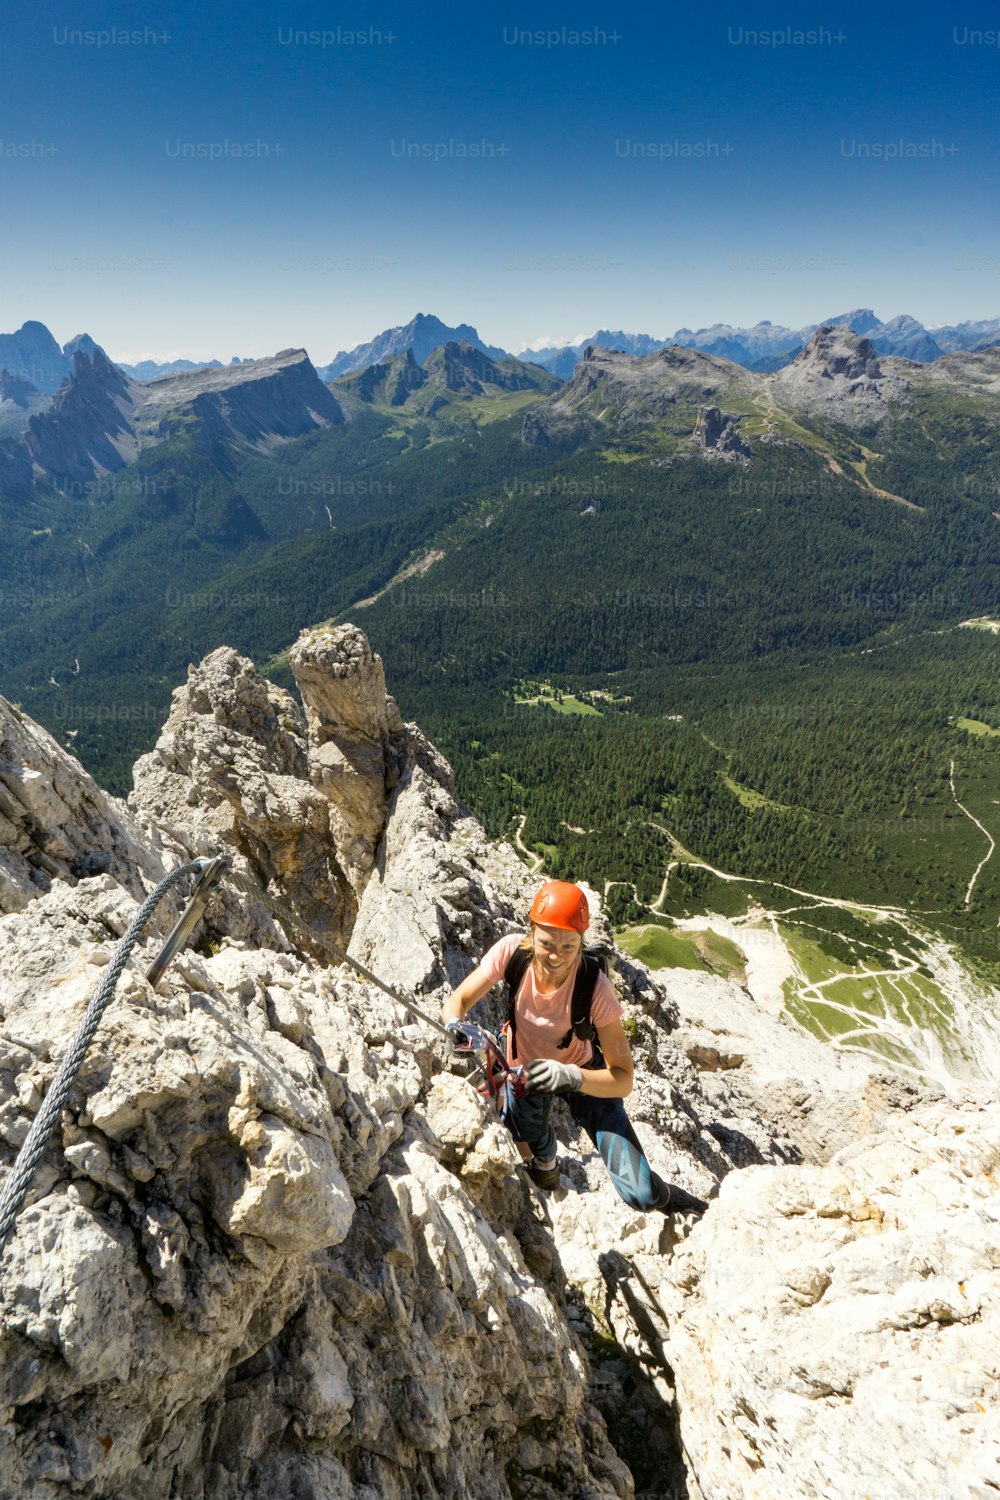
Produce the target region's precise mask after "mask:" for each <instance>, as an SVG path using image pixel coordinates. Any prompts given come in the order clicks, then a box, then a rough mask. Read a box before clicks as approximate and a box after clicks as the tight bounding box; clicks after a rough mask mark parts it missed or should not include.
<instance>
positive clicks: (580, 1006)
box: [503, 946, 611, 1057]
mask: <svg viewBox="0 0 1000 1500" xmlns="http://www.w3.org/2000/svg"><path fill="white" fill-rule="evenodd" d="M530 962H531V954H530V953H528V952H526V951H525V949H524V948H515V949H514V952H513V953H512V954H511V956H510V958H509V959H508V960H507V967H506V968H505V969H504V971H503V978H504V984H505V985H506V986H507V1025H508V1027H509V1030H510V1055H511V1057H516V1056H517V1022H516V1017H515V1015H514V1008H515V1001H516V1000H517V992H518V989H519V988H520V985H521V980H522V979H523V978H524V975H525V971H526V969H527V967H528V965H529V964H530ZM599 973H601V974H607V975H608V976H609V977H610V974H611V956H610V954H609V953H608V950H607V949H606V948H601V947H587V946H584V949H583V958H582V962H581V964H580V967H579V969H578V970H577V971H576V982H575V984H574V985H573V999H572V1002H571V1008H570V1026H569V1030H568V1031H567V1033H566V1035H565V1036H564V1037H563V1039H562V1041H561V1042H560V1043H559V1046H560V1047H568V1046H569V1044H570V1042H571V1041H572V1040H573V1037H574V1036H576V1037H577V1038H578V1039H579V1040H580V1041H581V1042H594V1043H595V1044H596V1042H597V1029H596V1027H595V1026H594V1023H593V1021H592V1020H591V1019H590V1007H591V1005H592V1004H593V1003H594V990H595V988H596V986H597V976H598V974H599Z"/></svg>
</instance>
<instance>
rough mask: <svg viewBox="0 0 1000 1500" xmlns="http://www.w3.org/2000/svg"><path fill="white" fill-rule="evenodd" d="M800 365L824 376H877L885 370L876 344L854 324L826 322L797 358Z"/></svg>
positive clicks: (798, 365)
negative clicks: (846, 325) (851, 326)
mask: <svg viewBox="0 0 1000 1500" xmlns="http://www.w3.org/2000/svg"><path fill="white" fill-rule="evenodd" d="M793 364H794V365H795V366H797V367H798V368H799V369H809V370H811V371H814V372H815V373H816V374H818V375H820V376H821V377H822V378H823V379H826V380H832V379H833V377H834V376H836V375H843V376H845V377H846V378H847V379H848V380H860V379H862V378H867V379H869V380H877V379H878V378H879V377H880V375H881V374H882V371H881V368H880V366H879V362H878V355H877V354H876V352H875V346H874V344H873V343H872V342H871V340H870V339H867V338H864V337H863V336H862V335H860V334H857V333H855V332H854V330H853V329H851V328H846V327H842V326H841V327H837V326H834V325H832V324H829V323H823V324H821V325H820V326H819V328H817V329H816V332H815V333H814V334H813V336H812V338H811V339H810V340H809V343H808V344H807V345H806V347H805V349H804V350H803V351H802V353H801V354H800V355H799V356H798V357H797V359H795V360H793Z"/></svg>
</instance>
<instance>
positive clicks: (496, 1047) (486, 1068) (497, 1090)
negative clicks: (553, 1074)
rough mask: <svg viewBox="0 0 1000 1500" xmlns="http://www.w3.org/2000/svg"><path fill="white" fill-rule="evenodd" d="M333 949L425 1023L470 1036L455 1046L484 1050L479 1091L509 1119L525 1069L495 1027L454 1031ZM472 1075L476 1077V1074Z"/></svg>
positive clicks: (465, 1025) (464, 1025) (462, 1026)
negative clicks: (513, 1058)
mask: <svg viewBox="0 0 1000 1500" xmlns="http://www.w3.org/2000/svg"><path fill="white" fill-rule="evenodd" d="M331 946H332V945H331ZM333 951H334V953H335V954H336V955H337V957H338V958H339V959H341V960H342V961H343V962H344V963H345V964H348V965H349V966H350V967H351V968H352V969H355V970H356V971H357V973H358V974H360V975H361V977H362V978H363V979H367V980H368V981H369V983H371V984H374V985H377V986H378V988H379V989H380V990H382V991H383V992H384V993H385V994H386V995H388V996H389V998H390V999H391V1000H395V1001H396V1003H397V1004H398V1005H401V1006H402V1007H403V1009H404V1010H408V1011H409V1012H410V1014H411V1015H413V1016H416V1017H417V1019H418V1020H420V1021H423V1022H424V1024H425V1025H427V1026H432V1027H433V1028H434V1030H435V1031H439V1032H440V1033H441V1035H442V1036H445V1037H447V1038H448V1040H449V1041H450V1042H452V1041H453V1035H454V1032H455V1031H457V1032H459V1033H460V1034H461V1035H462V1036H464V1037H465V1038H466V1040H467V1045H466V1046H464V1047H458V1046H454V1044H453V1049H452V1050H453V1051H455V1052H458V1053H459V1054H462V1053H473V1052H479V1053H481V1054H482V1057H483V1064H482V1068H481V1069H477V1070H476V1072H477V1073H478V1072H480V1071H481V1072H482V1073H483V1079H484V1081H483V1084H482V1087H481V1088H480V1089H479V1092H480V1093H481V1094H482V1096H483V1098H484V1099H489V1100H490V1101H491V1102H492V1103H493V1105H494V1107H495V1109H496V1110H497V1111H498V1113H499V1114H500V1115H501V1116H502V1117H503V1118H504V1119H506V1116H507V1111H508V1110H509V1108H510V1105H511V1103H512V1101H513V1100H514V1099H520V1097H521V1095H522V1094H523V1093H524V1069H523V1068H521V1067H520V1066H516V1065H514V1064H512V1063H511V1062H509V1061H508V1059H507V1058H506V1057H505V1056H504V1051H503V1048H502V1047H501V1045H500V1042H499V1040H498V1039H497V1037H496V1036H495V1035H494V1033H493V1032H492V1031H487V1029H486V1027H485V1026H476V1025H474V1024H473V1023H472V1022H471V1021H460V1022H456V1023H453V1028H454V1029H453V1031H449V1029H448V1028H447V1027H446V1026H443V1025H442V1024H441V1022H440V1021H435V1020H434V1018H433V1017H432V1016H429V1015H428V1014H427V1013H426V1011H423V1010H421V1009H420V1007H419V1006H417V1005H414V1003H413V1001H412V1000H407V999H406V997H405V996H404V995H401V994H400V993H399V991H398V990H395V989H393V988H392V987H391V986H390V985H388V984H383V982H382V980H381V979H379V977H378V975H377V974H373V973H372V971H371V969H366V968H365V966H364V964H361V963H358V960H357V959H356V958H352V957H351V955H350V954H349V953H345V952H344V950H343V948H336V947H334V949H333ZM472 1076H473V1077H475V1076H476V1074H473V1075H472Z"/></svg>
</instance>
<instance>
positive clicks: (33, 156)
mask: <svg viewBox="0 0 1000 1500" xmlns="http://www.w3.org/2000/svg"><path fill="white" fill-rule="evenodd" d="M338 28H339V30H338ZM563 28H566V30H565V32H564V30H563ZM116 29H117V33H118V34H117V36H116V37H115V39H114V40H109V39H108V38H107V37H104V38H100V37H98V36H97V35H96V33H99V32H102V31H103V32H105V33H108V32H110V33H112V35H114V34H115V32H116ZM324 31H325V32H326V33H327V37H326V39H325V44H324V41H323V37H322V33H323V32H324ZM998 31H1000V13H998V12H997V10H996V8H995V7H990V6H987V5H984V4H981V3H975V4H972V5H970V6H969V7H968V9H966V8H964V7H962V6H959V7H957V8H956V9H954V10H948V11H946V10H945V8H944V7H940V8H939V9H938V11H937V13H936V14H935V12H934V11H930V12H927V11H925V12H921V13H917V12H914V13H913V17H912V18H911V17H909V16H906V15H902V16H901V15H899V14H897V13H892V12H890V10H889V8H888V7H887V6H886V7H883V8H882V9H881V11H880V10H879V9H878V8H877V7H872V6H859V5H857V6H856V5H850V6H847V7H845V6H843V5H839V6H837V7H834V6H833V5H832V4H829V5H824V4H821V5H819V6H818V8H815V9H812V8H810V9H809V10H808V12H804V11H803V10H802V9H801V8H798V7H796V8H792V7H789V6H774V5H769V6H762V5H757V6H751V7H748V8H746V9H742V8H738V7H736V6H735V5H732V4H728V5H727V4H723V5H721V6H720V7H718V8H711V7H683V8H681V7H673V6H655V7H650V8H648V9H647V8H641V9H640V8H639V7H629V6H626V7H624V8H616V9H615V10H612V9H611V8H610V7H607V6H604V5H594V6H588V7H578V6H573V7H569V6H560V5H551V4H545V3H540V4H539V3H532V4H530V5H529V4H527V3H524V0H519V3H517V0H512V3H511V4H510V5H509V6H507V5H501V6H499V7H490V8H489V9H488V10H487V11H486V12H482V11H479V10H477V9H475V8H474V7H473V6H471V5H468V4H463V5H458V4H445V5H437V6H434V7H433V8H431V9H430V10H426V9H424V8H420V7H417V6H414V5H413V4H412V3H411V4H406V5H403V4H397V3H388V0H338V3H336V4H325V5H322V4H316V3H313V0H289V3H287V4H280V5H274V4H263V5H258V6H254V7H248V6H247V5H244V4H240V3H230V4H222V5H219V4H215V5H212V4H207V3H200V4H195V3H191V0H181V3H176V0H175V3H166V4H158V5H156V6H155V7H154V6H150V7H149V8H148V10H145V9H144V7H143V6H142V5H141V4H138V3H135V0H132V3H128V4H121V5H113V4H100V3H95V4H94V5H92V6H87V5H82V4H75V5H67V4H50V5H41V6H38V7H34V8H33V7H18V8H17V9H15V8H14V7H13V6H9V7H6V8H5V15H4V38H3V47H2V49H0V204H2V209H3V221H4V232H3V234H2V236H0V278H2V279H0V286H2V288H3V296H2V299H0V330H2V331H9V330H11V329H13V328H15V327H17V326H19V324H20V323H21V322H23V321H24V319H26V318H38V319H40V320H41V321H42V322H45V323H47V324H48V326H49V327H50V328H51V329H52V331H53V332H54V333H55V335H56V337H57V338H58V339H59V340H60V341H61V342H64V341H65V340H66V339H68V338H70V337H71V336H72V335H73V334H75V333H79V332H82V331H84V330H86V331H87V332H89V333H91V334H92V335H93V336H94V337H95V338H96V339H98V341H99V342H101V343H102V344H103V345H104V346H105V348H107V349H108V351H109V353H110V354H111V355H112V356H113V357H114V358H117V359H122V360H126V361H135V360H137V359H140V358H143V357H154V358H168V357H171V356H174V355H178V354H185V355H188V356H189V357H192V358H207V357H211V356H215V357H218V358H221V359H228V358H229V357H230V356H231V355H233V354H239V355H259V354H265V353H269V352H273V351H274V350H276V349H279V348H284V347H288V346H298V345H304V346H305V347H306V348H307V349H308V350H309V352H310V354H311V355H312V357H313V358H314V360H315V361H316V362H317V363H321V362H325V361H327V360H329V359H330V358H331V357H332V356H333V355H334V354H335V353H336V352H337V351H338V350H339V349H342V348H348V347H351V346H352V345H354V344H355V343H358V342H360V341H361V340H363V339H366V338H369V337H371V336H372V335H373V334H374V333H376V332H378V331H379V330H380V329H382V328H384V327H388V326H391V325H393V324H396V323H402V322H406V321H408V319H409V318H410V317H412V316H413V314H414V313H415V312H418V311H421V312H433V313H436V314H437V315H438V316H439V317H441V318H443V319H445V321H448V322H459V321H468V322H471V323H474V324H475V325H476V326H477V327H478V329H479V332H480V334H481V335H482V337H483V338H485V339H487V340H488V341H489V342H491V343H496V344H500V345H503V346H504V347H506V348H510V349H514V350H519V349H521V348H523V347H524V346H526V345H529V344H537V343H539V342H540V341H558V340H563V339H569V338H575V337H580V336H585V335H587V334H589V333H592V332H593V331H594V330H595V328H597V327H599V326H602V327H608V328H612V329H615V328H623V329H625V330H626V331H632V332H638V331H641V332H648V333H652V334H656V335H658V336H661V337H662V336H665V335H667V334H669V333H672V332H673V331H674V330H675V329H677V328H678V327H681V326H690V327H701V326H704V325H705V324H708V323H712V322H716V321H719V322H731V323H737V324H750V323H755V322H757V321H758V320H759V319H763V318H769V319H771V320H772V321H774V322H782V323H787V324H789V325H791V326H793V327H797V326H799V325H801V324H803V323H807V322H814V321H816V320H817V319H819V318H821V317H825V316H829V315H831V314H833V313H836V312H842V311H846V310H848V309H850V308H854V307H858V306H870V307H874V309H875V310H876V312H877V313H878V314H879V315H880V316H881V317H883V318H888V317H891V316H893V315H895V314H897V313H900V312H909V313H912V314H913V315H914V316H915V317H917V318H919V319H920V320H921V321H922V322H924V323H926V324H928V325H929V326H934V325H937V324H940V323H946V322H958V321H961V320H963V319H966V318H984V317H992V316H996V315H998V314H1000V233H998V229H1000V192H998V187H1000V171H998V153H1000V137H998V132H997V128H996V103H997V99H998V98H1000V46H997V45H996V40H997V32H998ZM123 32H124V33H129V34H130V36H131V40H129V41H125V40H124V38H123V37H122V35H121V33H123ZM313 32H315V33H318V35H317V37H316V40H315V41H313V40H312V39H311V38H308V37H307V39H306V40H301V39H296V34H297V33H307V34H309V33H313ZM538 32H541V33H546V34H547V35H546V36H545V37H544V38H543V39H542V40H529V36H530V35H532V34H534V33H538ZM581 32H582V33H585V34H586V33H589V34H590V42H589V43H588V42H587V41H586V40H579V39H578V40H577V41H575V42H574V40H573V38H574V35H577V34H578V33H581ZM789 32H791V35H789V34H788V33H789ZM803 32H805V33H812V38H811V39H810V37H809V36H808V35H807V36H806V37H805V38H804V39H803V38H801V33H803ZM359 33H363V34H364V35H365V36H367V37H368V38H369V40H368V41H367V42H366V43H361V42H360V41H359V40H358V34H359ZM525 33H528V34H529V36H526V35H525ZM795 33H799V34H800V35H799V37H796V35H795ZM991 33H992V44H991V41H990V34H991ZM782 38H784V40H781V39H782ZM99 43H100V44H99Z"/></svg>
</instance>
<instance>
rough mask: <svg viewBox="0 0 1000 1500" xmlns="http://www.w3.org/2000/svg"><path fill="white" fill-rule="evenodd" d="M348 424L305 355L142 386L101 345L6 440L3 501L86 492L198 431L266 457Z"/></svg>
mask: <svg viewBox="0 0 1000 1500" xmlns="http://www.w3.org/2000/svg"><path fill="white" fill-rule="evenodd" d="M343 421H344V414H343V411H342V409H341V407H340V404H339V403H338V402H337V400H336V398H335V397H334V396H333V395H332V394H331V392H330V391H329V390H328V389H327V387H326V386H325V385H324V384H323V383H322V381H321V380H320V379H319V378H318V376H317V375H316V372H315V370H314V369H313V367H312V365H311V364H310V362H309V357H308V355H307V354H306V353H305V351H304V350H302V349H285V350H282V352H281V353H280V354H276V355H272V356H270V357H268V358H266V359H259V360H248V361H246V362H245V363H243V364H239V365H233V366H226V367H224V368H221V369H203V370H196V371H194V372H185V373H183V374H179V375H171V376H165V377H163V378H162V379H161V380H155V381H152V382H151V383H149V384H143V383H142V382H140V381H138V380H133V379H132V378H131V376H129V375H127V374H126V373H125V372H124V371H123V370H121V369H120V368H119V367H118V366H117V365H114V364H112V363H111V361H110V360H109V359H108V357H107V355H106V354H105V353H104V352H103V350H101V349H100V348H99V347H97V346H96V345H95V346H94V347H93V349H92V351H91V352H90V354H89V355H88V353H87V352H85V351H84V350H82V349H77V350H76V351H75V352H74V354H73V374H72V378H71V379H69V380H68V381H66V382H64V383H63V384H62V385H61V386H60V387H59V389H58V391H57V392H56V394H55V396H54V397H53V399H52V402H51V404H50V405H48V407H47V409H46V410H45V411H43V412H40V413H39V414H37V415H35V416H32V417H31V419H30V421H29V423H28V428H27V431H25V432H23V433H21V434H20V435H19V436H17V437H12V438H8V439H6V440H4V441H2V442H0V495H3V496H17V495H23V494H25V493H27V492H29V491H30V489H31V486H32V484H33V483H35V482H36V481H40V480H44V481H49V482H51V483H52V484H54V485H55V486H56V487H57V488H60V489H67V488H69V489H72V490H74V492H76V493H83V492H84V490H85V488H86V486H87V485H88V484H90V483H92V482H93V481H94V480H95V479H99V478H100V477H102V476H103V475H105V474H113V473H116V472H117V471H118V470H119V469H122V468H124V467H125V465H126V464H128V463H130V462H131V461H132V460H133V459H134V458H136V457H137V455H138V454H139V453H140V452H141V451H143V450H144V449H147V448H149V447H151V446H154V445H155V444H157V443H160V442H163V441H165V440H166V439H168V438H170V437H173V436H175V435H177V434H178V433H180V432H183V431H187V430H189V429H190V427H191V426H192V423H194V424H196V426H197V428H198V431H199V434H200V440H201V442H202V444H203V445H205V446H206V447H209V448H211V449H212V450H213V451H214V452H215V453H216V454H217V455H218V454H221V453H224V452H225V450H226V448H227V447H232V446H242V447H244V448H247V447H249V448H253V449H255V450H257V451H266V450H267V449H268V448H270V447H272V446H273V445H274V444H275V443H277V442H280V441H281V440H282V439H285V438H289V437H295V436H298V435H299V434H301V433H303V432H308V431H309V430H310V429H312V428H315V427H322V426H329V425H332V424H335V423H340V422H343Z"/></svg>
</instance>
